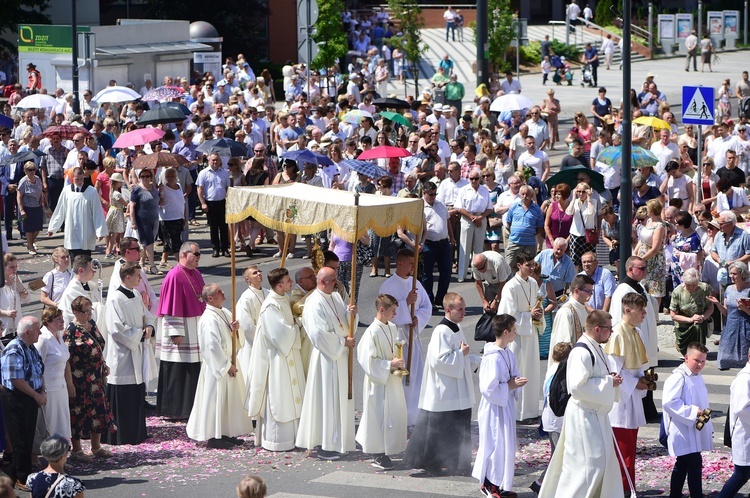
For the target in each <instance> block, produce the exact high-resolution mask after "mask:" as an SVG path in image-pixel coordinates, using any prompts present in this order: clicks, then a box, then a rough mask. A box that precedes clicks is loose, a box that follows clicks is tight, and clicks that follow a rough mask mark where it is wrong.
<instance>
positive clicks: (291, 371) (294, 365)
mask: <svg viewBox="0 0 750 498" xmlns="http://www.w3.org/2000/svg"><path fill="white" fill-rule="evenodd" d="M250 365H251V366H252V369H253V371H252V373H251V374H250V376H249V377H250V384H249V385H248V389H247V398H248V401H247V408H248V415H249V416H250V417H252V418H256V419H257V425H256V428H255V441H256V443H255V444H256V445H257V446H263V448H265V449H267V450H271V451H288V450H292V449H294V441H295V437H296V435H297V428H298V426H299V418H300V416H301V415H302V399H303V398H302V397H303V395H304V393H305V373H304V371H303V370H302V356H301V355H300V334H299V328H298V327H297V324H296V322H295V321H294V316H293V315H292V307H291V306H290V304H289V297H288V296H286V295H284V294H281V295H279V294H277V293H276V292H273V291H271V292H269V293H268V297H266V299H265V300H264V301H263V305H262V306H261V308H260V310H259V315H258V328H257V329H256V330H255V343H254V345H253V348H252V356H251V357H250Z"/></svg>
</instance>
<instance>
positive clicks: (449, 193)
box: [435, 176, 469, 206]
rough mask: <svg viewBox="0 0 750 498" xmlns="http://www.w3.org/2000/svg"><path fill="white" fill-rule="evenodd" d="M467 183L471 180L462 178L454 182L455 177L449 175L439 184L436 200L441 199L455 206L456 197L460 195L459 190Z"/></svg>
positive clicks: (444, 202)
mask: <svg viewBox="0 0 750 498" xmlns="http://www.w3.org/2000/svg"><path fill="white" fill-rule="evenodd" d="M467 185H469V180H467V179H466V178H460V179H459V180H458V181H457V182H454V181H453V178H451V177H450V176H447V177H446V178H445V180H443V181H442V182H440V185H438V189H437V196H436V197H435V200H437V201H440V202H441V203H443V204H445V205H446V206H454V205H455V204H456V197H458V191H459V190H461V189H462V188H463V187H466V186H467Z"/></svg>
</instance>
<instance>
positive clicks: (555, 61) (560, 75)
mask: <svg viewBox="0 0 750 498" xmlns="http://www.w3.org/2000/svg"><path fill="white" fill-rule="evenodd" d="M550 62H551V64H552V67H554V68H555V74H553V75H552V81H554V82H555V83H556V84H557V85H562V82H563V80H564V81H567V82H568V86H571V85H573V71H572V70H571V69H570V64H568V62H567V61H566V60H565V56H561V57H558V56H557V55H553V56H552V60H551V61H550Z"/></svg>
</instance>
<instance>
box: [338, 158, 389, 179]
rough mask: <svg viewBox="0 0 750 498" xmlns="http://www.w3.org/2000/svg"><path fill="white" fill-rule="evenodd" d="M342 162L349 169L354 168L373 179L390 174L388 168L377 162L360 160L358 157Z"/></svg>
mask: <svg viewBox="0 0 750 498" xmlns="http://www.w3.org/2000/svg"><path fill="white" fill-rule="evenodd" d="M341 164H342V165H344V166H347V167H348V168H349V169H351V170H354V171H356V172H357V173H359V174H361V175H365V176H366V177H367V178H372V179H373V180H376V179H378V178H380V177H383V176H388V175H389V173H388V172H387V171H386V170H384V169H383V168H381V167H380V166H378V165H377V164H375V163H368V162H366V161H358V160H356V159H347V160H346V161H341Z"/></svg>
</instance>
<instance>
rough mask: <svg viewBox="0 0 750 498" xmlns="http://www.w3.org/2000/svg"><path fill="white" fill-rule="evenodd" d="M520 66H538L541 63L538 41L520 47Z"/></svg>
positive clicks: (540, 45)
mask: <svg viewBox="0 0 750 498" xmlns="http://www.w3.org/2000/svg"><path fill="white" fill-rule="evenodd" d="M520 56H521V57H520V58H521V64H540V63H541V62H542V44H541V43H539V42H538V41H533V42H530V43H529V44H528V45H527V46H525V47H523V46H522V47H521V53H520Z"/></svg>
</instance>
